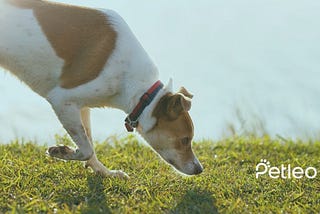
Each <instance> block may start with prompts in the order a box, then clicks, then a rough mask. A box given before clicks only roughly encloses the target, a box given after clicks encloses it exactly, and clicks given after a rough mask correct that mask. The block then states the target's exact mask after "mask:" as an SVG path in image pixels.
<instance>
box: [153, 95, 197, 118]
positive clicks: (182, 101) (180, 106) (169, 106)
mask: <svg viewBox="0 0 320 214" xmlns="http://www.w3.org/2000/svg"><path fill="white" fill-rule="evenodd" d="M190 109H191V99H190V98H189V97H186V96H185V95H183V94H182V93H176V94H171V93H169V94H167V95H165V96H164V97H162V98H161V99H160V101H159V103H158V104H157V106H156V108H155V110H154V112H153V115H154V116H156V117H157V118H166V119H167V120H175V119H177V118H178V117H179V115H180V114H181V113H182V112H186V111H189V110H190Z"/></svg>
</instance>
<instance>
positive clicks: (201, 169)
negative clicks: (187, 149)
mask: <svg viewBox="0 0 320 214" xmlns="http://www.w3.org/2000/svg"><path fill="white" fill-rule="evenodd" d="M201 172H203V167H202V166H201V164H198V165H196V167H195V169H194V174H195V175H199V174H200V173H201Z"/></svg>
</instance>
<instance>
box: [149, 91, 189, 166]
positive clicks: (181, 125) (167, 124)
mask: <svg viewBox="0 0 320 214" xmlns="http://www.w3.org/2000/svg"><path fill="white" fill-rule="evenodd" d="M177 95H178V94H174V95H173V94H171V93H169V94H167V95H165V96H164V97H162V98H161V99H160V101H159V103H158V104H157V106H156V108H155V110H154V112H153V115H154V116H155V117H156V118H157V124H156V125H155V127H154V129H157V130H161V131H160V132H161V133H163V134H165V135H169V136H171V138H172V139H174V148H175V149H176V150H177V151H179V153H180V155H181V161H182V162H187V161H190V160H192V159H193V158H194V154H193V152H192V148H191V140H192V138H193V134H194V127H193V123H192V120H191V117H190V115H189V113H188V112H187V110H181V108H180V107H177V106H176V105H173V104H172V102H175V101H176V100H175V99H177V98H176V96H177ZM180 96H181V95H180ZM175 108H178V109H179V113H177V111H173V112H175V114H176V113H177V115H175V116H174V117H172V110H173V109H175ZM186 137H187V138H189V139H190V142H189V144H187V145H184V144H183V142H182V140H183V138H186Z"/></svg>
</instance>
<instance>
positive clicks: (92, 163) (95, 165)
mask: <svg viewBox="0 0 320 214" xmlns="http://www.w3.org/2000/svg"><path fill="white" fill-rule="evenodd" d="M81 120H82V124H83V126H84V128H85V130H86V134H87V136H88V138H89V140H90V142H91V144H92V147H93V142H92V136H91V125H90V109H89V108H83V109H82V110H81ZM85 166H86V167H90V168H91V169H92V170H93V171H94V172H95V173H97V174H99V175H101V176H103V177H119V178H125V179H127V178H129V176H128V175H127V174H126V173H125V172H122V171H120V170H109V169H107V168H106V167H105V166H104V165H103V164H102V163H101V162H100V161H99V160H98V158H97V156H96V154H95V152H94V153H93V155H92V157H91V158H90V159H89V160H88V161H86V163H85Z"/></svg>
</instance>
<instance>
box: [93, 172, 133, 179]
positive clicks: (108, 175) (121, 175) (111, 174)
mask: <svg viewBox="0 0 320 214" xmlns="http://www.w3.org/2000/svg"><path fill="white" fill-rule="evenodd" d="M95 173H96V174H98V175H99V176H101V177H104V178H119V179H124V180H128V179H129V178H130V177H129V176H128V174H127V173H125V172H123V171H121V170H107V171H105V170H98V171H95Z"/></svg>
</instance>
